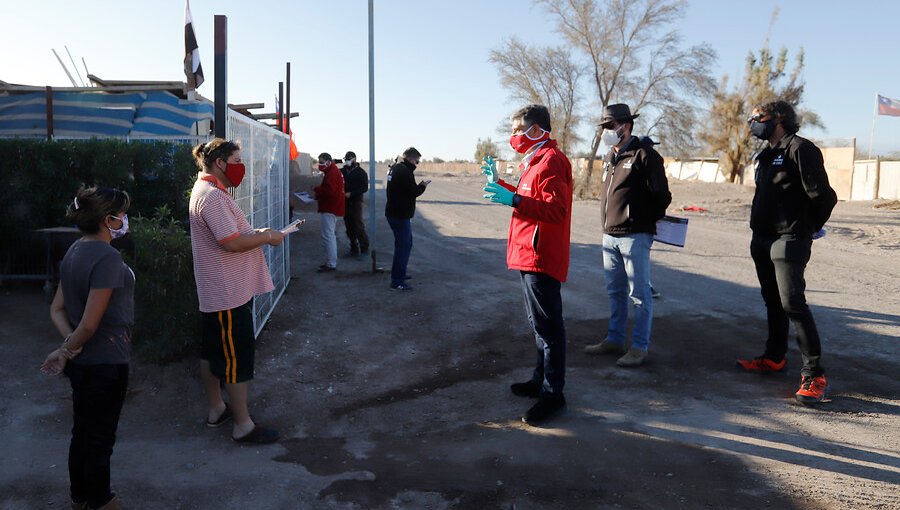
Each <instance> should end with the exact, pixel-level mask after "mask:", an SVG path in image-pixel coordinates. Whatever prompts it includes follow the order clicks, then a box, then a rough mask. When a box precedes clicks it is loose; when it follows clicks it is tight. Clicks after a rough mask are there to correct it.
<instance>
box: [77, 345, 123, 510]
mask: <svg viewBox="0 0 900 510" xmlns="http://www.w3.org/2000/svg"><path fill="white" fill-rule="evenodd" d="M65 373H66V375H67V376H68V377H69V381H70V382H71V384H72V408H73V410H74V422H75V424H74V426H73V427H72V442H71V443H70V444H69V483H70V484H71V489H70V490H71V497H72V501H75V502H79V503H80V502H85V501H86V502H87V503H88V505H89V506H90V507H91V508H99V507H101V506H103V505H105V504H106V503H108V502H109V500H111V499H112V498H113V493H112V492H110V490H109V458H110V456H112V452H113V445H115V443H116V429H117V428H118V426H119V415H120V414H121V412H122V403H123V402H125V390H126V389H127V388H128V365H78V364H75V363H68V364H67V365H66V370H65Z"/></svg>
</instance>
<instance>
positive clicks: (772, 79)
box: [700, 10, 822, 182]
mask: <svg viewBox="0 0 900 510" xmlns="http://www.w3.org/2000/svg"><path fill="white" fill-rule="evenodd" d="M777 17H778V11H777V10H776V11H775V12H773V14H772V23H774V21H775V19H776V18H777ZM770 29H771V25H770ZM787 68H788V51H787V49H786V48H782V49H781V51H779V53H778V56H777V57H776V56H775V55H773V54H772V52H771V51H770V50H769V43H768V36H767V37H766V42H765V43H764V44H763V47H762V48H761V49H760V50H759V52H758V53H753V52H752V51H751V52H750V54H749V55H748V56H747V65H746V67H745V70H744V76H743V79H742V80H741V81H740V82H738V84H737V85H736V86H735V87H734V88H733V89H730V88H729V86H728V76H727V75H726V76H724V77H723V78H722V81H721V85H720V86H719V89H718V90H717V91H716V93H715V95H714V96H713V102H712V106H711V107H710V115H709V120H708V122H707V123H706V125H705V128H704V130H703V131H702V132H701V133H700V140H701V141H702V142H703V143H705V144H706V147H707V150H708V151H709V152H710V153H712V154H716V155H718V156H719V165H720V166H719V170H720V171H721V172H722V174H723V175H724V176H725V177H726V178H728V181H729V182H736V181H741V182H743V178H744V168H745V167H746V166H747V165H748V164H749V163H750V161H751V159H752V156H753V153H754V151H755V149H756V148H757V147H758V146H759V142H758V141H756V140H755V139H754V138H752V136H751V135H750V128H749V126H748V124H747V118H748V117H749V116H750V113H751V112H752V110H753V107H754V106H756V105H759V104H761V103H763V102H765V101H769V100H772V99H776V98H778V99H783V100H785V101H787V102H789V103H790V104H791V105H792V106H794V108H795V109H796V110H797V114H798V116H799V117H800V119H801V122H802V123H803V124H805V125H808V126H815V127H822V122H821V119H820V118H819V116H818V115H816V114H815V113H814V112H812V111H808V110H803V109H802V108H800V102H801V100H802V98H803V90H804V87H805V82H804V80H803V77H802V72H803V49H802V48H801V49H800V50H799V51H798V52H797V57H796V62H795V64H794V69H793V70H792V71H791V72H790V73H788V69H787Z"/></svg>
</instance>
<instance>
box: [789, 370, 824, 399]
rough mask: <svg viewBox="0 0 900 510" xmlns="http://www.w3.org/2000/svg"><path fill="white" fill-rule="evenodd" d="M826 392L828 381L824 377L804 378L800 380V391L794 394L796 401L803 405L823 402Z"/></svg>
mask: <svg viewBox="0 0 900 510" xmlns="http://www.w3.org/2000/svg"><path fill="white" fill-rule="evenodd" d="M827 391H828V381H826V380H825V376H824V375H820V376H818V377H809V376H807V377H804V378H802V379H800V389H799V390H797V393H795V394H794V396H795V397H797V400H798V401H800V402H801V403H804V404H818V403H819V402H822V401H823V400H825V393H826V392H827Z"/></svg>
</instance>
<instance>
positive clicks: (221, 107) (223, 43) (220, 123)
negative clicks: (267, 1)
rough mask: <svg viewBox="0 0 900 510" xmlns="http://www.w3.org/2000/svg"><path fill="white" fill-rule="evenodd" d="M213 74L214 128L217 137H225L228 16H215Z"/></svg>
mask: <svg viewBox="0 0 900 510" xmlns="http://www.w3.org/2000/svg"><path fill="white" fill-rule="evenodd" d="M214 19H215V66H216V70H215V75H216V95H215V101H216V107H215V111H216V118H215V123H216V130H215V134H216V136H217V137H219V138H225V137H226V136H227V135H226V132H225V113H226V111H227V110H228V16H224V15H221V14H217V15H216V16H215V18H214Z"/></svg>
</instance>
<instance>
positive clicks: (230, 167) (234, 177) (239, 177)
mask: <svg viewBox="0 0 900 510" xmlns="http://www.w3.org/2000/svg"><path fill="white" fill-rule="evenodd" d="M246 171H247V169H246V168H244V164H243V163H227V164H226V165H225V177H226V178H227V179H228V180H229V181H230V182H231V185H232V186H234V187H235V188H237V187H238V185H239V184H240V183H241V181H243V180H244V173H245V172H246Z"/></svg>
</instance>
